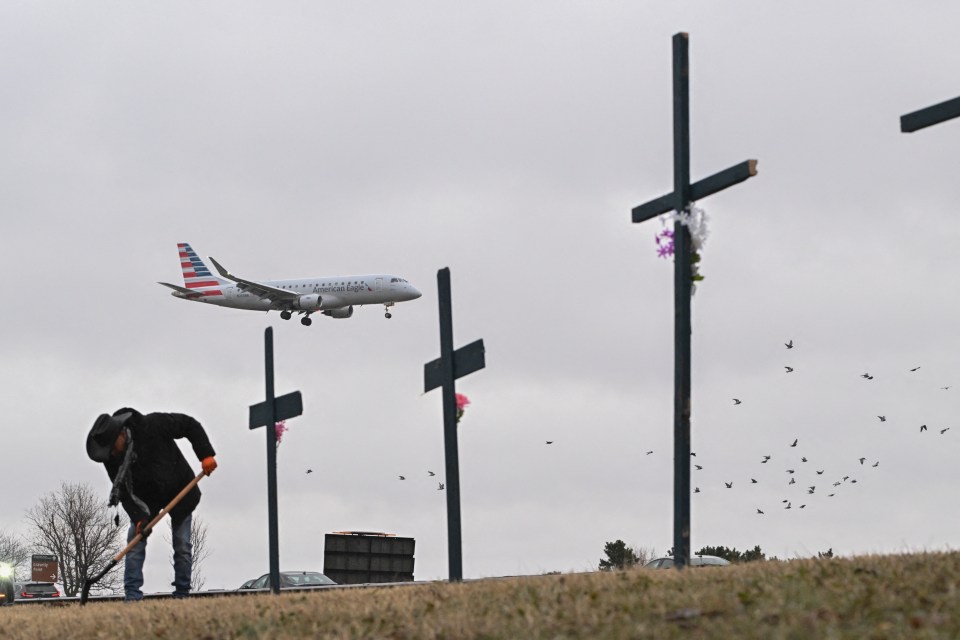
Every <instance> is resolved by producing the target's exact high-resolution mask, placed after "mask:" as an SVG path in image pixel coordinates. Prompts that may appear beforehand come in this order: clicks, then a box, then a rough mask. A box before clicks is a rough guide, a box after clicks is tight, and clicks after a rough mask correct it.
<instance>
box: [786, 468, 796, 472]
mask: <svg viewBox="0 0 960 640" xmlns="http://www.w3.org/2000/svg"><path fill="white" fill-rule="evenodd" d="M787 473H796V471H795V470H794V469H787Z"/></svg>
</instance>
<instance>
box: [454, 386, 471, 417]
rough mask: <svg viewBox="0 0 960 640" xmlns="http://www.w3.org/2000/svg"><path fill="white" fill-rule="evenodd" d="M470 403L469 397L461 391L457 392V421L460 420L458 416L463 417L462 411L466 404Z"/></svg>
mask: <svg viewBox="0 0 960 640" xmlns="http://www.w3.org/2000/svg"><path fill="white" fill-rule="evenodd" d="M468 404H470V398H468V397H467V396H465V395H463V394H462V393H458V394H457V422H458V423H459V422H460V418H462V417H463V411H464V409H466V408H467V405H468Z"/></svg>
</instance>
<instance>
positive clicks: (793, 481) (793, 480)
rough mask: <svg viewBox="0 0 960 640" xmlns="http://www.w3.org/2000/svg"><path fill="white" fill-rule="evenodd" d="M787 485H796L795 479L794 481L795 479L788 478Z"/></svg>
mask: <svg viewBox="0 0 960 640" xmlns="http://www.w3.org/2000/svg"><path fill="white" fill-rule="evenodd" d="M787 484H797V479H796V478H790V482H788V483H787Z"/></svg>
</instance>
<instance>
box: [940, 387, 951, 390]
mask: <svg viewBox="0 0 960 640" xmlns="http://www.w3.org/2000/svg"><path fill="white" fill-rule="evenodd" d="M940 388H941V389H944V390H946V389H949V388H950V387H940Z"/></svg>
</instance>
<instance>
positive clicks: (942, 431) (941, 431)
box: [940, 427, 950, 435]
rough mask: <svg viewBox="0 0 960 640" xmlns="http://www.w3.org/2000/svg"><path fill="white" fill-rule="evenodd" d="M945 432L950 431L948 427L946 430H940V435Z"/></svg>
mask: <svg viewBox="0 0 960 640" xmlns="http://www.w3.org/2000/svg"><path fill="white" fill-rule="evenodd" d="M947 431H950V427H947V428H946V429H940V435H943V434H945V433H946V432H947Z"/></svg>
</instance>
